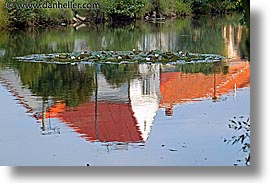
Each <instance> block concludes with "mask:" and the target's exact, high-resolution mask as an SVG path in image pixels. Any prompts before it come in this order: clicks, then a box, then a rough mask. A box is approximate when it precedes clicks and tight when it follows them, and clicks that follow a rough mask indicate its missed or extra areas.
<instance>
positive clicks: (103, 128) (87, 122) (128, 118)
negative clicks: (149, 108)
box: [46, 102, 143, 142]
mask: <svg viewBox="0 0 275 183" xmlns="http://www.w3.org/2000/svg"><path fill="white" fill-rule="evenodd" d="M62 108H63V110H62ZM96 108H97V113H96ZM49 114H50V116H49ZM52 114H54V115H52ZM96 114H97V115H96ZM46 117H57V118H59V119H61V121H63V122H65V123H67V124H68V125H69V126H70V127H72V128H73V129H75V131H76V132H78V133H80V134H83V136H84V137H85V138H86V139H87V140H89V141H96V140H99V141H101V142H142V141H143V139H142V136H141V132H140V130H139V128H138V126H137V120H136V118H135V117H134V115H133V111H132V109H131V105H130V104H129V103H105V102H98V103H97V105H96V103H95V102H89V103H85V104H82V105H80V106H78V107H74V108H73V107H71V108H69V107H66V106H65V103H61V104H56V105H54V106H53V107H51V109H50V110H49V112H47V113H46Z"/></svg>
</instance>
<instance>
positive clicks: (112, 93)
mask: <svg viewBox="0 0 275 183" xmlns="http://www.w3.org/2000/svg"><path fill="white" fill-rule="evenodd" d="M159 71H160V65H147V64H141V65H139V73H140V74H139V76H138V78H137V79H132V80H131V81H129V82H128V83H124V84H122V85H121V86H119V87H113V86H112V85H110V84H109V83H108V82H107V81H106V80H105V78H104V75H102V74H101V73H99V74H98V75H97V83H98V86H97V91H96V94H95V96H93V97H92V98H91V101H90V102H88V103H85V104H81V105H79V106H77V107H66V104H65V103H64V102H58V103H56V104H55V105H53V106H52V107H51V108H50V109H49V110H48V111H47V112H46V114H45V115H44V116H45V118H59V119H60V120H61V121H63V122H65V123H67V124H68V125H69V126H70V127H72V128H73V129H75V131H76V132H78V133H80V134H83V136H84V137H85V138H86V139H87V140H89V141H100V142H145V141H146V140H147V138H148V136H149V133H150V130H151V126H152V124H153V121H154V117H155V115H156V112H157V110H158V106H159V96H160V93H159V77H160V73H159ZM41 116H43V115H41Z"/></svg>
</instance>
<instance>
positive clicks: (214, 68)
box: [176, 62, 229, 75]
mask: <svg viewBox="0 0 275 183" xmlns="http://www.w3.org/2000/svg"><path fill="white" fill-rule="evenodd" d="M176 67H177V69H178V70H179V71H181V72H183V73H203V74H205V75H208V74H213V73H216V74H218V73H223V74H227V73H228V69H229V67H228V65H226V63H225V62H211V63H196V64H183V65H177V66H176Z"/></svg>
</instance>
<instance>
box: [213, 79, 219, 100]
mask: <svg viewBox="0 0 275 183" xmlns="http://www.w3.org/2000/svg"><path fill="white" fill-rule="evenodd" d="M217 100H218V97H217V83H216V74H214V93H213V97H212V101H213V102H217Z"/></svg>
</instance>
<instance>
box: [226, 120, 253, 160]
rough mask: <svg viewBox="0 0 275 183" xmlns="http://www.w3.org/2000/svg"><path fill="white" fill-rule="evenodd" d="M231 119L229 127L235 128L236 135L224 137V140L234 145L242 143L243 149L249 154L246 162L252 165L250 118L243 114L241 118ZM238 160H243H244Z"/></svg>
mask: <svg viewBox="0 0 275 183" xmlns="http://www.w3.org/2000/svg"><path fill="white" fill-rule="evenodd" d="M229 121H230V123H229V124H228V127H229V128H230V129H233V130H235V134H236V135H234V136H232V137H231V139H224V142H227V143H229V144H232V145H234V144H238V143H240V144H241V145H242V151H243V152H244V153H247V154H248V155H247V157H246V158H245V160H244V163H245V165H250V119H249V117H248V118H245V117H243V116H241V117H239V119H237V118H236V117H234V118H233V119H231V120H229ZM237 161H238V162H241V161H242V160H237ZM236 165H237V164H236Z"/></svg>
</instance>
